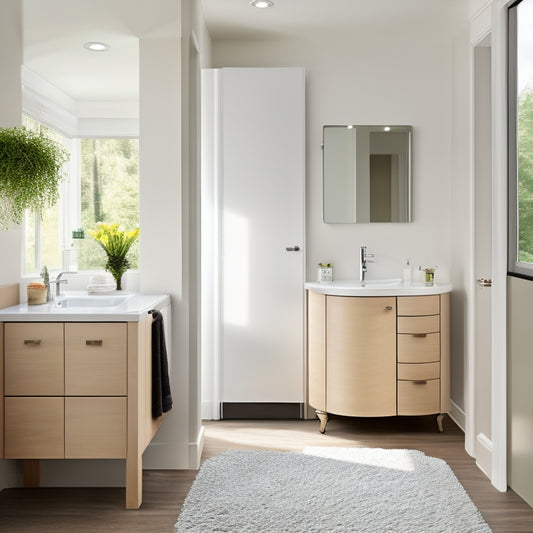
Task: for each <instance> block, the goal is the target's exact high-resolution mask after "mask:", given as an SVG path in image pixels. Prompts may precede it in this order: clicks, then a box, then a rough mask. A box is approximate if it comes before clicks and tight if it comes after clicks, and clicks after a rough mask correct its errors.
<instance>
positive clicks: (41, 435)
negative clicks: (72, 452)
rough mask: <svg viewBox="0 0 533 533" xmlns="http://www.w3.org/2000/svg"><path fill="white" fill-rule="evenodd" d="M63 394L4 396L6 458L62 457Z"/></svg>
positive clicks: (63, 454)
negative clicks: (57, 396)
mask: <svg viewBox="0 0 533 533" xmlns="http://www.w3.org/2000/svg"><path fill="white" fill-rule="evenodd" d="M64 402H65V400H64V398H55V397H47V398H42V397H39V398H33V397H23V398H16V397H15V398H14V397H8V398H5V435H4V438H5V458H6V459H62V458H63V457H64V456H65V449H64V412H65V406H64Z"/></svg>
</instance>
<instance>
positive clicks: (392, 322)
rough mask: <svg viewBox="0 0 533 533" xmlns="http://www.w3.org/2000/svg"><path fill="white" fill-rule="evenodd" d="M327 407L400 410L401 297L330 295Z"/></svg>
mask: <svg viewBox="0 0 533 533" xmlns="http://www.w3.org/2000/svg"><path fill="white" fill-rule="evenodd" d="M326 323H327V325H326V330H327V343H326V345H327V348H326V350H327V361H326V391H327V393H326V394H327V400H326V404H327V410H328V411H329V412H331V413H336V414H338V415H346V416H393V415H395V414H396V298H364V297H363V298H361V297H358V298H346V297H343V296H328V297H327V302H326Z"/></svg>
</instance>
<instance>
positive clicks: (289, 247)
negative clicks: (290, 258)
mask: <svg viewBox="0 0 533 533" xmlns="http://www.w3.org/2000/svg"><path fill="white" fill-rule="evenodd" d="M285 250H287V252H298V251H300V247H299V246H298V245H296V244H295V245H294V246H287V248H285Z"/></svg>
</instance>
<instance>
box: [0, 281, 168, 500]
mask: <svg viewBox="0 0 533 533" xmlns="http://www.w3.org/2000/svg"><path fill="white" fill-rule="evenodd" d="M9 291H11V292H9ZM17 293H18V289H17ZM8 294H11V296H10V297H8V296H6V295H8ZM13 294H14V292H13V291H12V290H11V289H9V288H5V287H0V304H1V305H0V306H1V307H4V306H6V305H11V307H7V308H4V309H0V355H1V357H2V365H1V366H0V368H2V369H3V370H4V376H3V378H2V379H0V394H1V396H2V402H1V406H0V426H1V427H2V428H3V439H0V457H1V458H5V459H23V460H24V461H23V464H24V484H25V486H39V484H40V465H39V461H40V460H41V459H125V460H126V482H125V485H126V508H128V509H137V508H139V506H140V504H141V502H142V454H143V451H144V450H145V448H146V447H147V446H148V444H149V443H150V441H151V440H152V438H153V436H154V435H155V433H156V432H157V430H158V428H159V426H160V425H161V423H162V420H163V418H164V416H162V417H159V418H157V419H153V418H152V411H151V404H152V398H151V394H152V392H151V391H152V382H151V380H152V350H151V331H152V329H151V326H152V316H151V315H150V314H148V311H149V310H151V309H154V308H155V309H159V310H164V309H165V308H166V307H167V306H169V304H170V300H169V297H168V296H141V295H129V296H128V295H124V296H122V295H116V298H115V299H113V298H111V297H107V296H95V297H92V298H93V299H91V297H84V296H76V297H73V298H70V299H69V298H63V299H62V300H60V301H56V302H50V303H47V304H43V305H36V306H28V305H27V304H20V305H14V306H13V305H12V304H13V303H14V302H13V296H12V295H13ZM17 296H18V295H17ZM6 298H11V301H10V300H9V299H6ZM17 301H18V298H17Z"/></svg>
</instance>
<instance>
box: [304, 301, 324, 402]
mask: <svg viewBox="0 0 533 533" xmlns="http://www.w3.org/2000/svg"><path fill="white" fill-rule="evenodd" d="M307 308H308V314H307V346H308V373H309V375H308V383H309V391H308V394H309V405H311V407H314V408H315V409H318V410H320V411H325V410H326V296H325V295H324V294H318V293H316V292H313V291H307Z"/></svg>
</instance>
